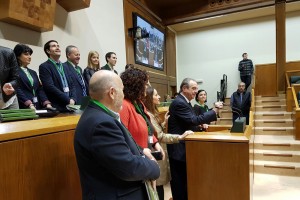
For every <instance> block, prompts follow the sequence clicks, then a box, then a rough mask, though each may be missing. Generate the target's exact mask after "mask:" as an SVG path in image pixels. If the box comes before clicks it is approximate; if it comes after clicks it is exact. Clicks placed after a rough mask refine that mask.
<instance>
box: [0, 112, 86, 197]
mask: <svg viewBox="0 0 300 200" xmlns="http://www.w3.org/2000/svg"><path fill="white" fill-rule="evenodd" d="M79 117H80V116H79V115H70V116H60V117H55V118H48V119H38V120H26V121H18V122H7V123H1V124H0V163H1V164H0V177H1V181H0V199H3V200H4V199H5V200H15V199H16V200H17V199H20V200H40V199H43V200H54V199H55V200H66V199H72V200H80V199H81V188H80V180H79V173H78V168H77V163H76V158H75V153H74V148H73V137H74V129H75V127H76V124H77V122H78V120H79Z"/></svg>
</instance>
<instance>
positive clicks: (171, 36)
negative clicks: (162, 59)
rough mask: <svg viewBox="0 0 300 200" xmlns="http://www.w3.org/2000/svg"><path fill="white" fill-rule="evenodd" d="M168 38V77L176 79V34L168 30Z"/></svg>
mask: <svg viewBox="0 0 300 200" xmlns="http://www.w3.org/2000/svg"><path fill="white" fill-rule="evenodd" d="M166 36H167V37H166V60H167V75H168V76H171V77H176V56H177V55H176V34H175V33H174V32H173V31H172V30H171V29H169V28H168V29H167V31H166Z"/></svg>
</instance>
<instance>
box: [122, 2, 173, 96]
mask: <svg viewBox="0 0 300 200" xmlns="http://www.w3.org/2000/svg"><path fill="white" fill-rule="evenodd" d="M123 5H124V8H123V9H124V24H125V26H124V32H125V44H126V60H127V63H132V64H134V65H135V66H136V67H138V68H140V69H144V70H147V71H148V72H149V74H150V82H151V84H152V83H153V84H154V86H155V87H156V89H157V90H158V92H159V93H160V94H166V93H170V91H171V90H170V87H169V85H170V83H169V82H168V80H169V79H170V78H169V76H170V74H168V73H169V72H170V73H171V75H172V79H171V80H172V82H171V84H173V85H174V83H175V85H176V49H175V47H176V45H175V34H174V33H169V31H168V29H167V28H166V27H165V26H163V25H162V24H161V22H160V19H159V18H158V17H157V16H155V15H153V13H152V12H151V11H150V10H149V9H147V8H146V7H145V6H143V5H142V4H141V3H139V2H137V1H135V0H125V1H124V4H123ZM133 12H136V13H138V14H139V15H141V16H142V17H144V18H145V19H146V20H148V21H149V22H150V23H152V24H153V25H155V26H157V27H158V28H159V29H160V30H161V31H163V32H165V36H166V38H165V41H166V43H165V55H164V66H165V68H164V70H163V71H161V70H156V69H152V68H149V67H146V66H143V65H139V64H135V61H134V39H133V38H132V37H129V35H128V29H129V28H132V27H133V20H132V13H133ZM169 54H172V55H171V56H170V55H169ZM170 66H171V69H169V67H170ZM174 79H175V81H174Z"/></svg>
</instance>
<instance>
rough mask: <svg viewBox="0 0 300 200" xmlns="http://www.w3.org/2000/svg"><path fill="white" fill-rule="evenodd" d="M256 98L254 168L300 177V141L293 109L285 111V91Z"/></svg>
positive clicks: (260, 170) (267, 172)
mask: <svg viewBox="0 0 300 200" xmlns="http://www.w3.org/2000/svg"><path fill="white" fill-rule="evenodd" d="M255 98H256V100H255V105H256V107H255V114H254V143H253V145H254V146H253V147H254V148H250V156H252V158H253V159H252V158H251V159H250V160H251V161H252V160H253V163H252V164H253V165H254V172H255V173H262V174H274V175H283V176H296V177H299V176H300V141H296V140H295V139H294V136H293V121H292V119H291V115H292V113H290V112H286V111H285V110H286V100H285V94H280V95H278V96H277V97H260V96H257V97H255Z"/></svg>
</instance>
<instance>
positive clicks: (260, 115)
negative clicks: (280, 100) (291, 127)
mask: <svg viewBox="0 0 300 200" xmlns="http://www.w3.org/2000/svg"><path fill="white" fill-rule="evenodd" d="M291 116H292V113H291V112H285V111H278V112H270V111H266V112H262V111H260V112H255V113H254V118H255V119H291Z"/></svg>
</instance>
